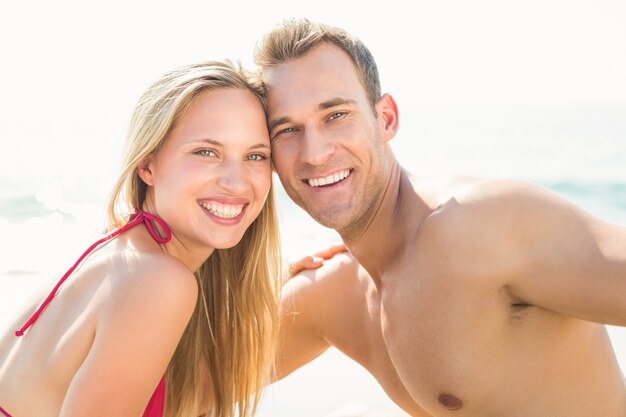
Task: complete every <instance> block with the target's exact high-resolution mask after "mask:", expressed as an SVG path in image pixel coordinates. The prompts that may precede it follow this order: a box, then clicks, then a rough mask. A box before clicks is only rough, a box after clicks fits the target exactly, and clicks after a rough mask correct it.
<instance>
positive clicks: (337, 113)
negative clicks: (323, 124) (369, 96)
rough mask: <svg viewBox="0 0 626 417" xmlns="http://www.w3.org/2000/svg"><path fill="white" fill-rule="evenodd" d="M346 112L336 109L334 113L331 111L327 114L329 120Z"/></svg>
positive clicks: (337, 117)
mask: <svg viewBox="0 0 626 417" xmlns="http://www.w3.org/2000/svg"><path fill="white" fill-rule="evenodd" d="M345 114H346V113H344V112H342V111H336V112H334V113H331V115H330V116H328V119H329V120H336V119H339V118H340V117H342V116H343V115H345Z"/></svg>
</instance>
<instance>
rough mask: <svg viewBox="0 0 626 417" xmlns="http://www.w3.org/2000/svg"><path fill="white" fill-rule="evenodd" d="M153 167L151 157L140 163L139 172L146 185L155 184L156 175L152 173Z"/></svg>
mask: <svg viewBox="0 0 626 417" xmlns="http://www.w3.org/2000/svg"><path fill="white" fill-rule="evenodd" d="M153 168H154V164H153V163H152V161H151V160H150V159H145V160H143V161H141V162H140V163H139V168H138V169H137V172H138V174H139V178H141V179H142V181H143V182H145V183H146V185H154V176H153V175H152V169H153Z"/></svg>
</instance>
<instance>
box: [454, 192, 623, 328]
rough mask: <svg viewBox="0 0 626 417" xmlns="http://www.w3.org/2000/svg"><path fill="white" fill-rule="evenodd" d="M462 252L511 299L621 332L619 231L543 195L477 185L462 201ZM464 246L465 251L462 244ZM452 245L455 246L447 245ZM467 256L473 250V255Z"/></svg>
mask: <svg viewBox="0 0 626 417" xmlns="http://www.w3.org/2000/svg"><path fill="white" fill-rule="evenodd" d="M461 205H462V206H463V208H462V210H461V213H462V215H460V216H457V217H456V218H455V219H454V221H453V222H452V223H453V224H454V226H453V228H454V227H456V228H457V230H464V231H465V233H463V237H462V239H458V238H459V236H456V237H455V238H456V241H457V242H458V241H459V240H463V241H465V244H464V245H465V250H467V247H468V246H471V245H476V246H477V247H478V248H481V249H479V250H478V253H480V258H479V259H476V258H474V259H472V262H475V263H482V264H483V265H488V268H485V270H488V274H490V275H491V276H492V278H495V279H497V280H498V284H499V285H501V286H503V287H506V289H507V290H508V291H509V292H510V293H511V294H512V295H513V296H515V297H516V298H519V299H520V300H521V301H523V302H525V303H527V304H530V305H536V306H540V307H543V308H546V309H549V310H553V311H556V312H559V313H562V314H566V315H569V316H572V317H577V318H580V319H584V320H588V321H594V322H598V323H605V324H614V325H621V326H626V228H625V227H622V226H617V225H613V224H610V223H607V222H605V221H602V220H599V219H597V218H595V217H593V216H592V215H590V214H588V213H586V212H584V211H583V210H581V209H580V208H578V207H576V206H575V205H573V204H572V203H570V202H568V201H567V200H565V199H563V198H562V197H560V196H558V195H557V194H555V193H552V192H550V191H549V190H546V189H544V188H543V187H540V186H536V185H532V184H528V183H524V182H518V181H484V182H482V183H479V184H477V185H476V186H474V187H473V188H472V190H471V191H470V192H469V193H468V196H465V198H461ZM468 242H469V244H468ZM452 244H453V245H455V244H456V243H452ZM472 250H473V249H472Z"/></svg>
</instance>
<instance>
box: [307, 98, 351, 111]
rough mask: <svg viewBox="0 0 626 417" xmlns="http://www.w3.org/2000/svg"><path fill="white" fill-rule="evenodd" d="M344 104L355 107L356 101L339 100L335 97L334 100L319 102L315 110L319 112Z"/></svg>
mask: <svg viewBox="0 0 626 417" xmlns="http://www.w3.org/2000/svg"><path fill="white" fill-rule="evenodd" d="M344 104H350V105H356V101H354V100H350V99H347V98H341V97H335V98H331V99H330V100H326V101H323V102H321V103H320V104H319V105H318V106H317V108H318V109H319V110H326V109H329V108H331V107H335V106H341V105H344Z"/></svg>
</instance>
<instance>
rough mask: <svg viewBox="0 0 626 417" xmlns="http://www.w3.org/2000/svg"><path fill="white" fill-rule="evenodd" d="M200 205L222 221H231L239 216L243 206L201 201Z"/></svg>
mask: <svg viewBox="0 0 626 417" xmlns="http://www.w3.org/2000/svg"><path fill="white" fill-rule="evenodd" d="M200 205H201V206H202V207H204V208H205V209H207V210H208V211H210V212H211V213H212V214H214V215H216V216H217V217H222V218H224V219H232V218H233V217H237V216H239V215H240V214H241V211H242V210H243V206H244V205H243V204H235V205H230V204H222V203H217V202H215V201H201V202H200Z"/></svg>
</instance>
